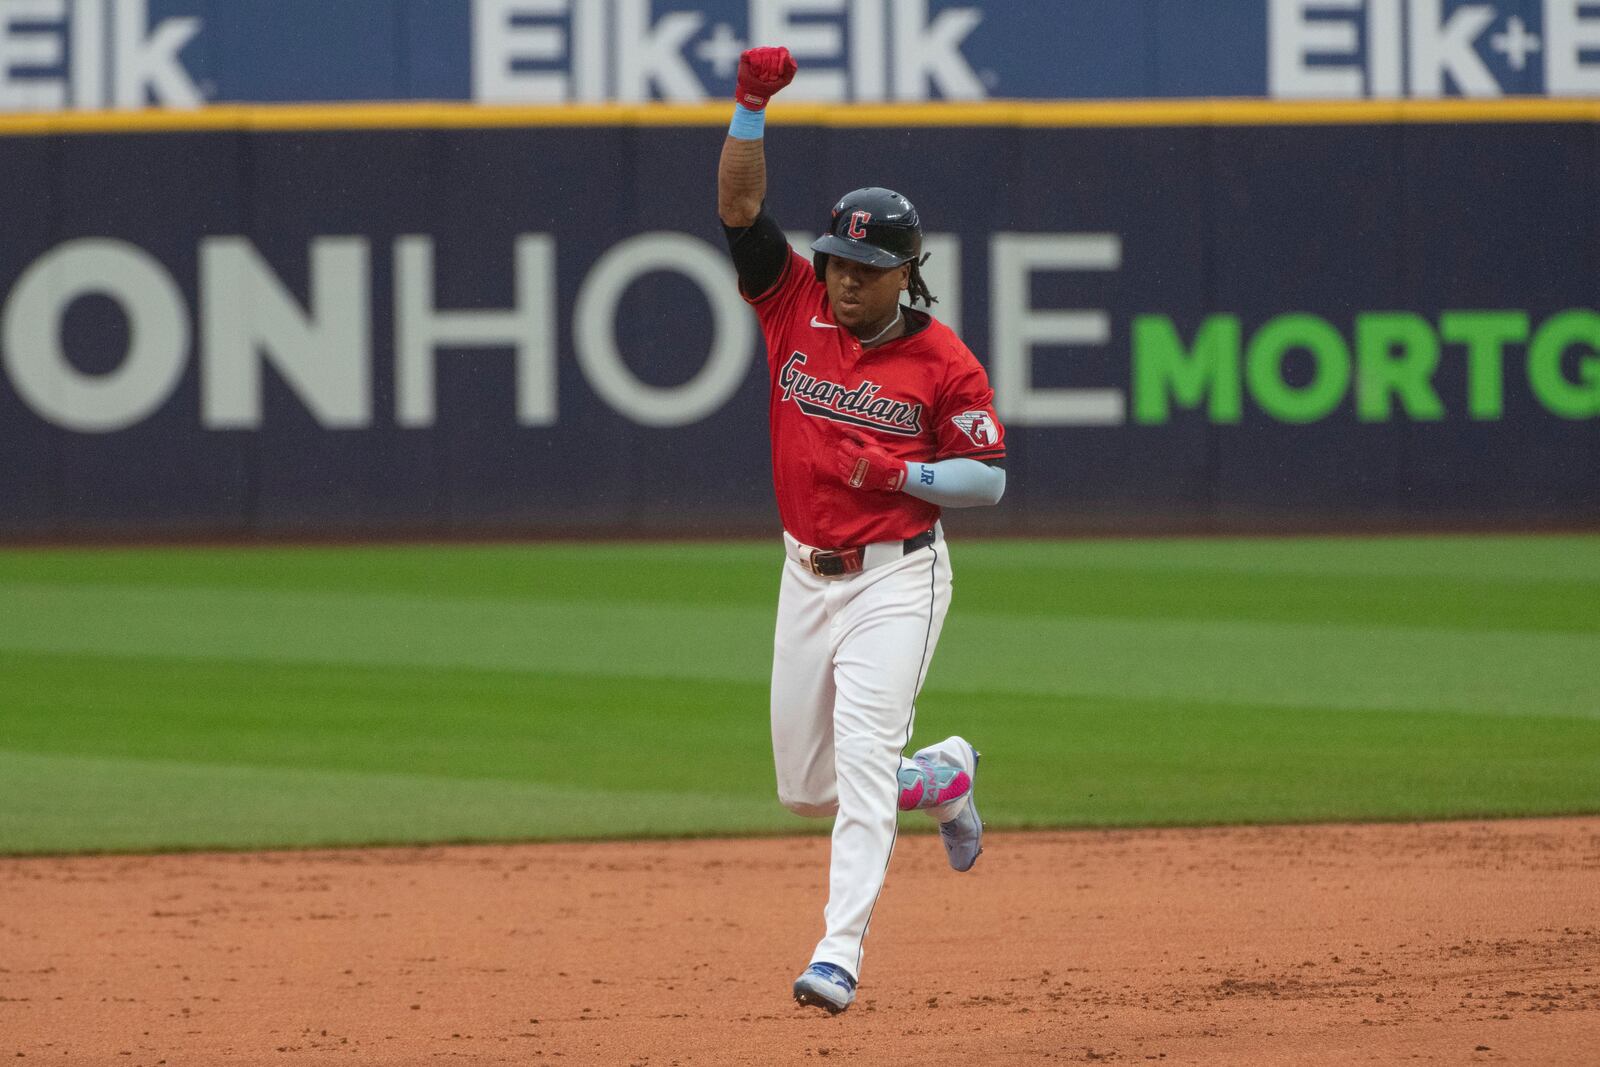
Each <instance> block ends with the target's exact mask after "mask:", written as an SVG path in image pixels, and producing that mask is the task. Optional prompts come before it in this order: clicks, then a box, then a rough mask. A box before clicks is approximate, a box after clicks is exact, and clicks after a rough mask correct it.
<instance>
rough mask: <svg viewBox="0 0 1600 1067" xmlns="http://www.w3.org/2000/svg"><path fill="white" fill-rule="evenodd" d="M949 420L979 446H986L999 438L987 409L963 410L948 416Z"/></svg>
mask: <svg viewBox="0 0 1600 1067" xmlns="http://www.w3.org/2000/svg"><path fill="white" fill-rule="evenodd" d="M950 421H951V422H953V423H955V424H956V429H958V430H960V431H961V432H962V433H964V434H966V435H967V439H968V440H969V441H971V442H972V443H973V444H974V445H976V446H977V447H979V448H986V447H988V446H990V445H993V444H994V443H995V442H997V441H999V440H1000V434H999V431H997V430H996V429H995V425H994V420H993V419H992V418H990V417H989V413H988V412H987V411H963V412H962V413H961V414H959V415H952V416H950Z"/></svg>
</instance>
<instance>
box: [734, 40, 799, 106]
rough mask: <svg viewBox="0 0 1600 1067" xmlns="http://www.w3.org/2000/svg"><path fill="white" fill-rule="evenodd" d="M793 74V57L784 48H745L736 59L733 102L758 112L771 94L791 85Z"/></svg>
mask: <svg viewBox="0 0 1600 1067" xmlns="http://www.w3.org/2000/svg"><path fill="white" fill-rule="evenodd" d="M794 72H795V63H794V57H793V56H791V55H790V54H789V50H788V49H787V48H747V49H745V52H744V54H743V55H741V56H740V57H739V88H738V90H737V91H736V92H735V93H734V97H733V98H734V99H735V100H737V101H738V102H739V103H741V104H743V105H744V106H745V107H747V108H749V109H750V110H751V111H760V110H762V109H763V108H765V107H766V106H767V101H768V100H770V99H771V98H772V94H773V93H775V92H777V91H778V90H779V89H782V88H783V87H784V86H785V85H788V84H789V83H790V82H792V81H794Z"/></svg>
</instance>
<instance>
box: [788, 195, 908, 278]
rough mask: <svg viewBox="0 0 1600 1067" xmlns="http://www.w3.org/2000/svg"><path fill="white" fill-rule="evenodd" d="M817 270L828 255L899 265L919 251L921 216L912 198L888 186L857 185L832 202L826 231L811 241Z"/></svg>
mask: <svg viewBox="0 0 1600 1067" xmlns="http://www.w3.org/2000/svg"><path fill="white" fill-rule="evenodd" d="M811 250H812V251H813V252H817V253H819V255H818V256H817V257H816V259H817V260H820V263H819V264H818V274H819V275H820V274H821V272H822V271H823V270H825V269H826V266H827V257H828V256H842V257H843V258H845V259H853V260H855V261H857V262H858V263H866V264H868V265H870V266H874V267H884V268H888V267H898V266H900V265H901V264H902V263H907V262H910V261H911V260H913V259H916V258H917V257H918V256H920V255H921V254H922V220H921V219H919V218H917V209H916V208H914V207H912V206H911V201H909V200H907V199H906V198H905V197H903V196H901V195H900V194H899V193H897V192H894V191H893V190H891V189H880V188H877V187H876V186H874V187H872V188H870V189H857V190H856V191H855V192H853V193H846V194H844V196H843V197H841V198H840V199H839V202H838V203H837V204H835V205H833V217H832V218H831V219H829V220H828V232H827V233H825V234H823V235H822V236H821V237H819V238H817V239H816V240H815V241H813V242H811Z"/></svg>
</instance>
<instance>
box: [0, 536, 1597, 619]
mask: <svg viewBox="0 0 1600 1067" xmlns="http://www.w3.org/2000/svg"><path fill="white" fill-rule="evenodd" d="M954 558H955V561H956V565H957V581H958V584H959V588H960V589H961V591H962V595H963V596H964V597H965V598H967V599H969V600H970V601H971V602H972V604H973V605H975V606H979V607H981V608H983V609H985V610H996V611H1000V612H1003V613H1006V614H1017V613H1023V614H1056V615H1078V616H1082V615H1096V616H1098V615H1111V616H1115V617H1136V618H1140V617H1160V618H1194V617H1206V618H1236V619H1255V620H1262V621H1284V622H1294V621H1298V622H1312V623H1323V622H1364V623H1379V624H1388V625H1423V626H1428V627H1431V628H1446V629H1540V630H1547V629H1548V630H1563V629H1564V630H1571V631H1576V632H1596V631H1597V630H1600V611H1596V610H1594V607H1593V604H1594V600H1595V595H1600V589H1595V590H1593V591H1586V590H1585V589H1584V587H1585V586H1589V587H1600V537H1593V536H1590V537H1576V536H1574V537H1530V538H1468V537H1441V538H1382V539H1367V540H1362V539H1325V538H1324V539H1284V540H1271V539H1262V540H1232V541H1185V540H1172V541H1150V540H1145V541H1082V542H1036V541H1034V542H1030V541H991V542H968V541H965V540H963V539H961V538H960V537H959V536H957V537H956V538H955V542H954ZM780 561H781V553H780V552H779V551H778V550H777V548H776V547H774V546H773V545H772V544H769V543H766V542H744V543H726V544H710V545H689V544H648V545H641V544H588V545H573V544H539V545H466V546H462V545H456V546H373V547H363V548H359V549H353V548H337V549H335V548H310V547H307V548H268V549H224V548H212V549H178V550H174V549H122V550H95V551H36V550H30V551H23V552H9V553H3V552H0V587H3V586H4V585H6V584H22V585H26V584H49V585H91V586H104V585H146V586H155V587H158V588H202V589H204V588H221V589H260V590H275V591H292V590H299V591H303V592H309V593H338V592H350V593H362V594H395V595H405V596H424V597H429V596H439V597H444V598H447V599H461V598H487V599H499V600H514V601H523V600H539V601H546V602H563V603H586V604H596V603H668V604H697V605H717V606H723V607H751V608H762V609H764V610H767V611H769V612H770V610H771V608H772V605H773V603H774V601H775V599H776V594H777V581H778V568H779V564H780Z"/></svg>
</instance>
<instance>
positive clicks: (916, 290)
mask: <svg viewBox="0 0 1600 1067" xmlns="http://www.w3.org/2000/svg"><path fill="white" fill-rule="evenodd" d="M931 255H933V253H932V252H924V253H922V258H920V259H913V260H912V261H911V277H910V279H909V284H908V285H907V289H906V291H907V292H909V293H910V294H911V306H912V307H916V306H917V301H918V300H920V301H922V302H923V303H924V304H927V305H928V306H929V307H932V306H933V305H934V304H937V303H938V302H939V298H938V297H936V296H934V295H933V294H932V293H930V292H928V283H927V282H925V281H923V280H922V265H923V264H924V263H926V262H928V257H929V256H931Z"/></svg>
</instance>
